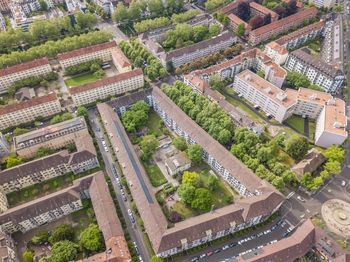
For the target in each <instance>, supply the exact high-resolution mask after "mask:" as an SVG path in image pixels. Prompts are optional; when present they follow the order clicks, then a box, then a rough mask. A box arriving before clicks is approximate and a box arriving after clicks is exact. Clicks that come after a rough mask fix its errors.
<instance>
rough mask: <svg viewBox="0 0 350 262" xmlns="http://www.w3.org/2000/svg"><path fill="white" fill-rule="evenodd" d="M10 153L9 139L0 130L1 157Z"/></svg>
mask: <svg viewBox="0 0 350 262" xmlns="http://www.w3.org/2000/svg"><path fill="white" fill-rule="evenodd" d="M9 153H10V144H9V143H8V142H7V139H6V138H5V137H4V135H3V134H2V133H1V132H0V157H4V156H7V155H8V154H9Z"/></svg>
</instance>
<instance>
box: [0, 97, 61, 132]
mask: <svg viewBox="0 0 350 262" xmlns="http://www.w3.org/2000/svg"><path fill="white" fill-rule="evenodd" d="M61 110H62V109H61V104H60V102H59V99H58V97H57V95H56V94H55V93H52V94H49V95H44V96H41V97H35V98H33V99H30V100H25V101H21V102H18V103H15V104H11V105H6V106H2V107H1V108H0V129H1V130H3V129H5V128H8V127H11V126H17V125H20V124H23V123H27V122H30V121H34V120H35V119H36V118H37V117H38V116H42V117H46V116H52V115H54V114H58V113H60V112H61Z"/></svg>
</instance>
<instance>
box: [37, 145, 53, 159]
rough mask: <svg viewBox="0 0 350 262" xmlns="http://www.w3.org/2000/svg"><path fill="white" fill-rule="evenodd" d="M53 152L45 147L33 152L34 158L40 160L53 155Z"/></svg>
mask: <svg viewBox="0 0 350 262" xmlns="http://www.w3.org/2000/svg"><path fill="white" fill-rule="evenodd" d="M55 152H56V151H55V150H52V149H49V148H46V147H39V148H38V150H37V151H36V152H35V158H42V157H44V156H48V155H51V154H54V153H55Z"/></svg>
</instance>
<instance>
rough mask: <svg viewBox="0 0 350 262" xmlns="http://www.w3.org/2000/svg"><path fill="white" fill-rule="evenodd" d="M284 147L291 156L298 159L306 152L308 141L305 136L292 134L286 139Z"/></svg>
mask: <svg viewBox="0 0 350 262" xmlns="http://www.w3.org/2000/svg"><path fill="white" fill-rule="evenodd" d="M285 149H286V152H287V153H288V154H289V155H290V156H291V157H293V158H294V159H295V160H297V161H300V160H302V159H303V158H304V156H305V155H306V154H307V151H308V149H309V141H308V140H307V138H306V137H303V136H298V135H293V136H291V137H290V138H289V139H288V140H287V142H286V145H285Z"/></svg>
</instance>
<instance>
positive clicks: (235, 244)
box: [230, 243, 238, 248]
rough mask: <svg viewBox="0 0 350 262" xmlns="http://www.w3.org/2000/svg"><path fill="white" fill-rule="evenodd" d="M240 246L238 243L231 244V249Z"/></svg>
mask: <svg viewBox="0 0 350 262" xmlns="http://www.w3.org/2000/svg"><path fill="white" fill-rule="evenodd" d="M237 245H238V244H237V243H231V244H230V248H233V247H235V246H237Z"/></svg>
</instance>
